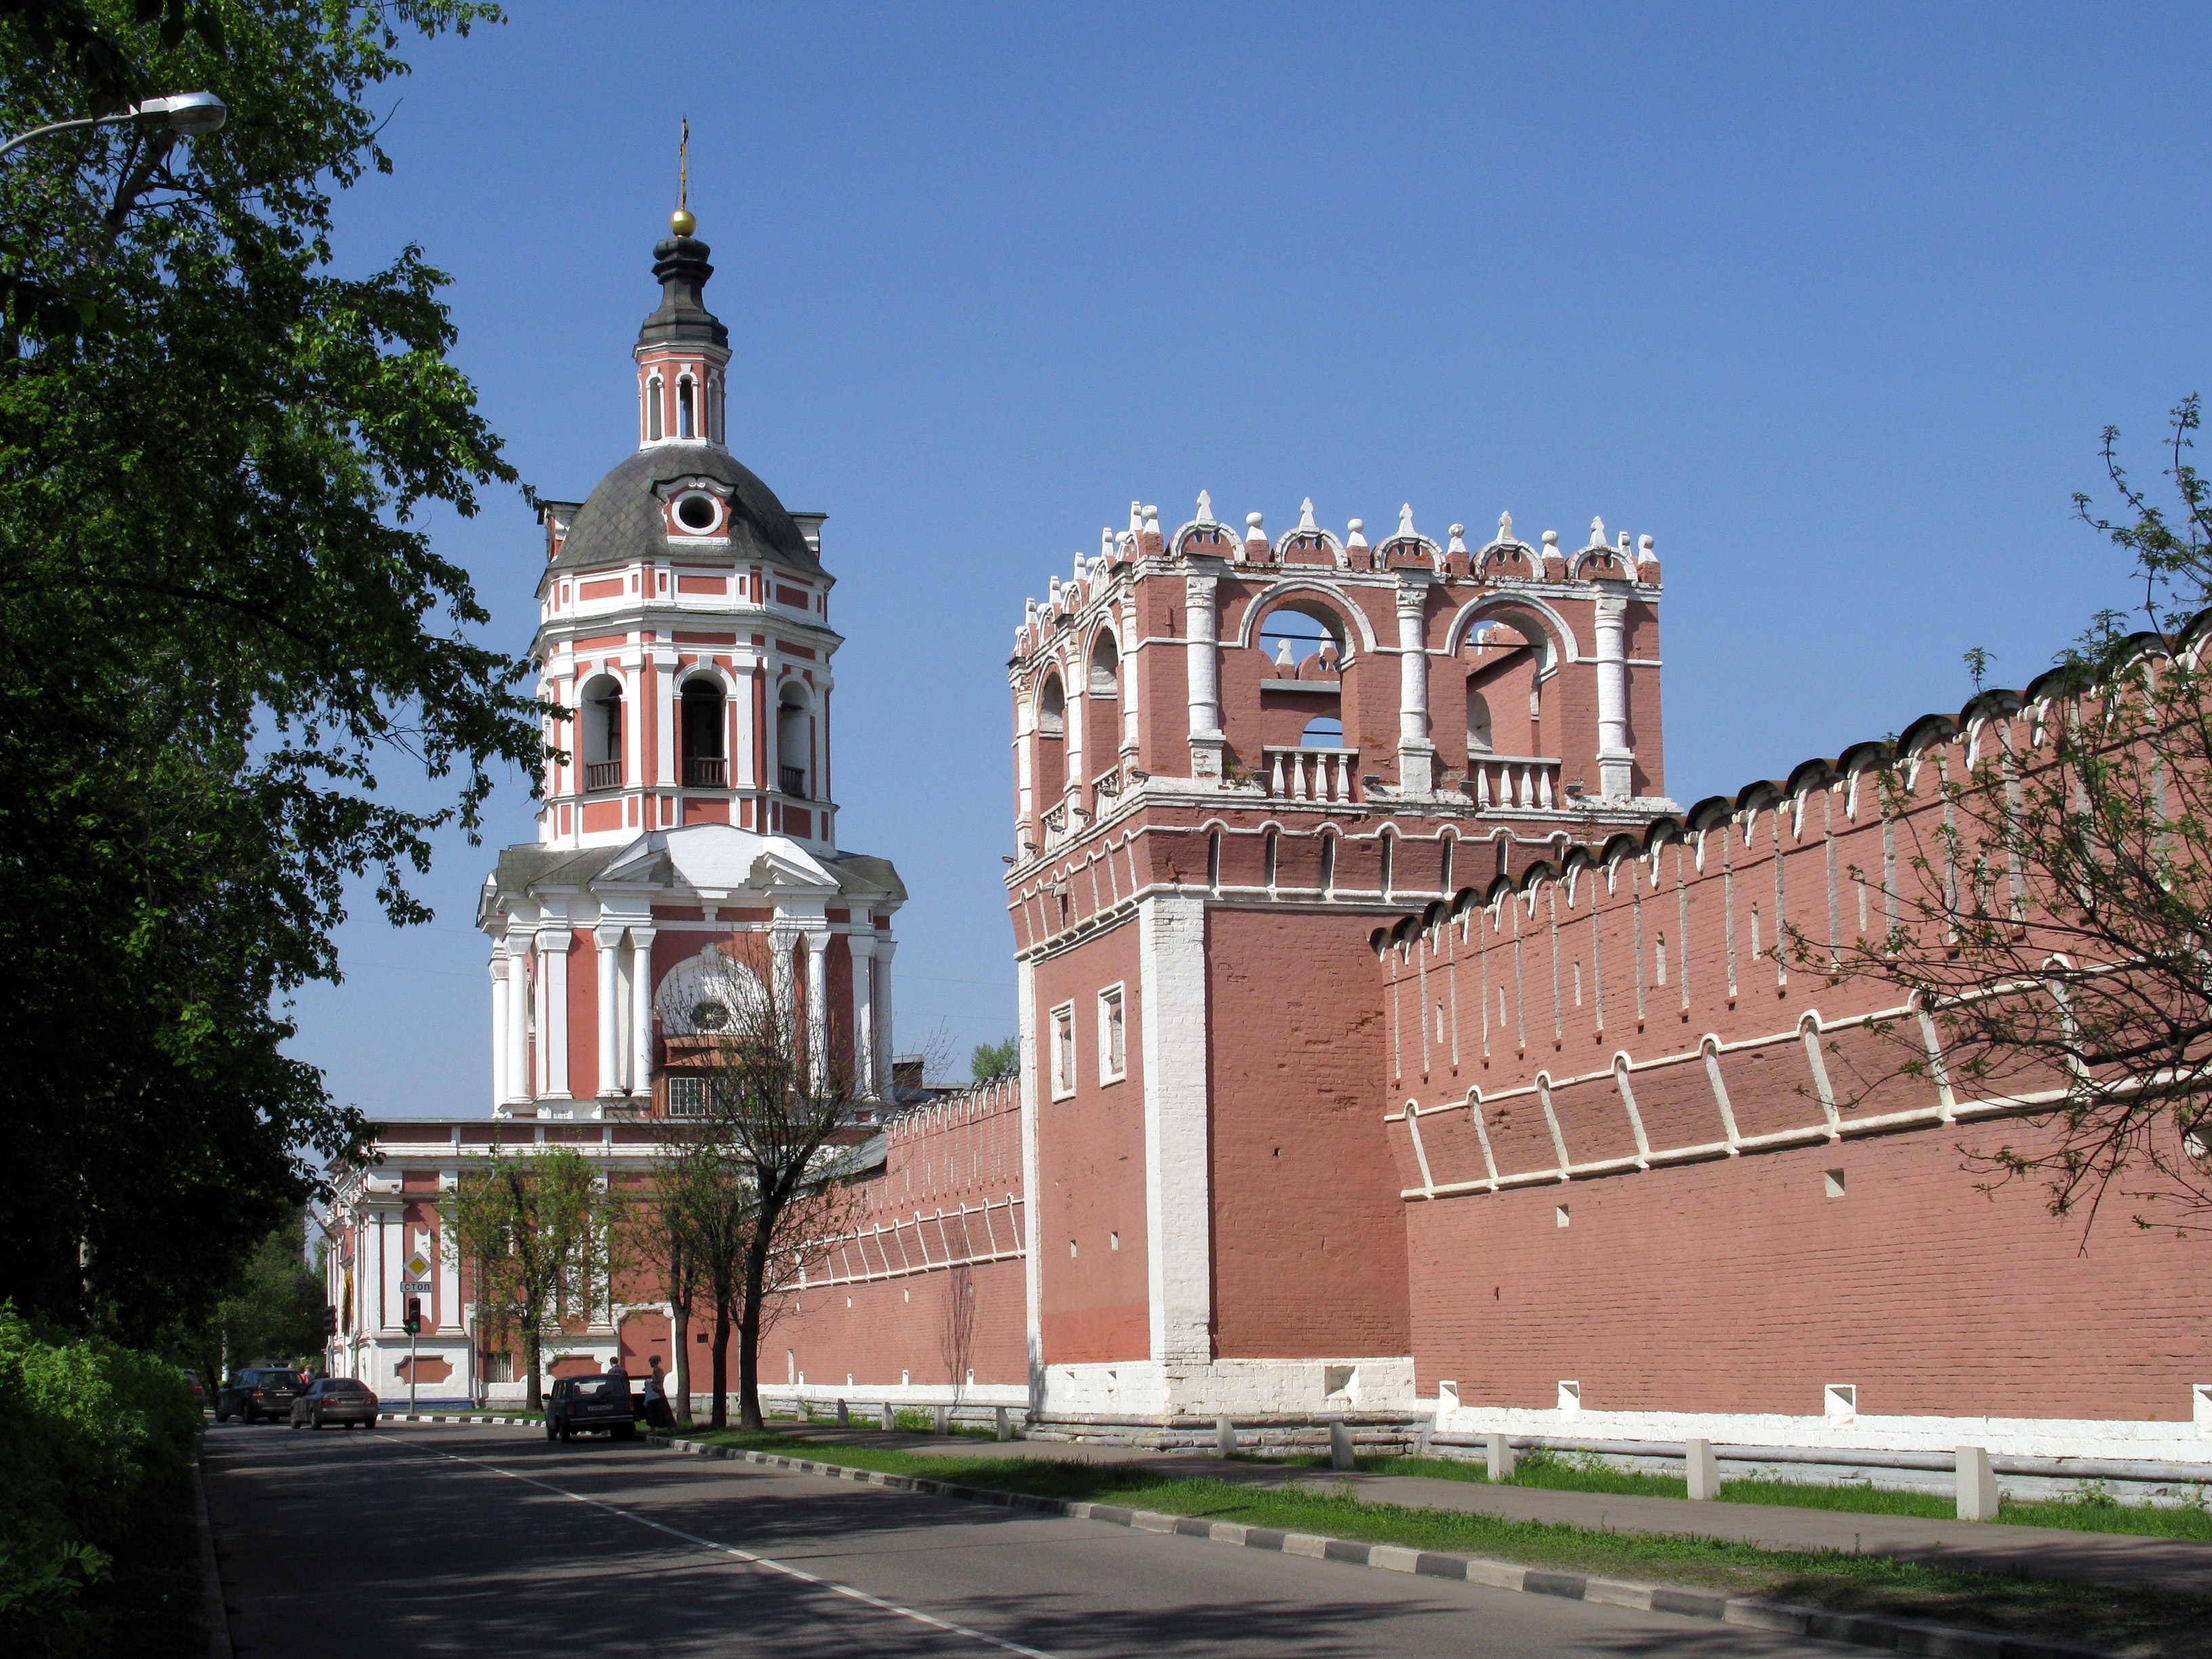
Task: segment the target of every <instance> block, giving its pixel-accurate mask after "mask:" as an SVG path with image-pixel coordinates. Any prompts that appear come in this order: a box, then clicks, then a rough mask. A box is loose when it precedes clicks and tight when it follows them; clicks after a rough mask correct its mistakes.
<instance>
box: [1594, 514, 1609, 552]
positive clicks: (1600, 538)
mask: <svg viewBox="0 0 2212 1659" xmlns="http://www.w3.org/2000/svg"><path fill="white" fill-rule="evenodd" d="M1589 544H1590V545H1591V546H1592V547H1609V546H1611V545H1612V544H1611V543H1609V542H1607V540H1606V538H1605V520H1603V519H1602V518H1597V519H1592V520H1590V538H1589Z"/></svg>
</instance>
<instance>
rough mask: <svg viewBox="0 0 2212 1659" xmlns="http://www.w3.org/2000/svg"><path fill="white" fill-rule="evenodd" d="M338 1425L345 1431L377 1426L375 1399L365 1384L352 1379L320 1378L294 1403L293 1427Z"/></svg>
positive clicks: (342, 1377) (339, 1377)
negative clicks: (357, 1427)
mask: <svg viewBox="0 0 2212 1659" xmlns="http://www.w3.org/2000/svg"><path fill="white" fill-rule="evenodd" d="M325 1423H335V1424H337V1425H338V1426H339V1427H340V1428H342V1429H350V1428H353V1427H356V1425H358V1426H359V1427H362V1428H364V1429H373V1428H374V1427H375V1426H376V1396H375V1395H373V1394H371V1393H370V1392H369V1391H368V1387H367V1385H366V1384H363V1383H357V1382H356V1381H355V1380H354V1379H353V1378H352V1377H350V1376H319V1377H317V1378H315V1380H314V1381H313V1382H312V1383H309V1384H308V1385H307V1392H306V1393H305V1394H303V1395H299V1396H298V1397H297V1398H295V1400H294V1401H292V1426H293V1427H294V1428H295V1429H319V1428H321V1427H322V1426H323V1425H324V1424H325Z"/></svg>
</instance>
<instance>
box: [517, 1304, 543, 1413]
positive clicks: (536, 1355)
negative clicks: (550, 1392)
mask: <svg viewBox="0 0 2212 1659" xmlns="http://www.w3.org/2000/svg"><path fill="white" fill-rule="evenodd" d="M543 1353H544V1350H543V1349H542V1348H541V1347H540V1346H539V1345H538V1326H537V1322H535V1321H532V1322H531V1323H530V1324H528V1325H526V1326H525V1327H524V1328H523V1332H522V1367H523V1369H524V1370H526V1371H528V1372H529V1373H530V1388H529V1391H528V1392H527V1393H526V1395H524V1396H523V1402H524V1404H526V1406H528V1407H529V1408H530V1409H531V1410H532V1411H534V1412H535V1411H543V1410H544V1408H545V1390H544V1388H543V1387H542V1386H540V1384H539V1383H538V1361H539V1359H540V1358H542V1357H543Z"/></svg>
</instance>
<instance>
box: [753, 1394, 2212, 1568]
mask: <svg viewBox="0 0 2212 1659" xmlns="http://www.w3.org/2000/svg"><path fill="white" fill-rule="evenodd" d="M775 1428H776V1430H777V1431H778V1432H780V1433H781V1434H782V1435H784V1436H785V1437H787V1438H788V1439H791V1440H793V1441H799V1442H802V1443H805V1444H807V1445H810V1446H819V1447H823V1448H825V1449H826V1448H829V1447H835V1446H839V1445H848V1446H878V1447H884V1448H888V1449H896V1450H898V1451H904V1452H915V1453H920V1454H922V1455H937V1456H941V1457H947V1458H993V1457H1030V1458H1038V1459H1042V1460H1045V1461H1048V1462H1052V1461H1064V1462H1085V1463H1126V1464H1130V1465H1133V1466H1134V1467H1136V1468H1145V1469H1150V1470H1152V1471H1155V1472H1157V1473H1158V1474H1164V1475H1170V1476H1173V1477H1175V1478H1176V1479H1180V1480H1226V1481H1231V1482H1234V1483H1236V1484H1237V1485H1240V1486H1261V1487H1281V1486H1294V1485H1310V1486H1322V1487H1328V1488H1333V1487H1335V1486H1339V1485H1340V1484H1344V1483H1347V1482H1348V1483H1349V1484H1350V1485H1351V1486H1352V1487H1353V1489H1354V1490H1356V1491H1357V1492H1358V1494H1359V1496H1360V1497H1361V1498H1364V1499H1365V1500H1367V1501H1368V1502H1370V1503H1376V1504H1402V1505H1404V1506H1405V1507H1407V1508H1408V1509H1434V1510H1463V1511H1466V1512H1468V1513H1470V1514H1476V1515H1493V1516H1499V1517H1501V1518H1503V1519H1505V1520H1509V1521H1542V1522H1552V1523H1553V1524H1556V1525H1565V1526H1573V1527H1584V1528H1589V1529H1591V1530H1593V1531H1612V1532H1621V1533H1660V1534H1674V1535H1677V1536H1687V1537H1697V1538H1720V1539H1726V1540H1729V1541H1732V1542H1736V1543H1744V1544H1755V1545H1759V1546H1760V1547H1764V1548H1767V1549H1778V1550H1808V1549H1831V1550H1841V1551H1844V1552H1845V1553H1854V1552H1856V1553H1860V1554H1865V1555H1887V1556H1893V1557H1895V1558H1897V1559H1900V1560H1905V1561H1918V1562H1923V1563H1926V1564H1927V1565H1931V1566H1942V1567H1949V1568H1953V1569H1954V1570H1958V1571H1972V1572H1992V1573H2002V1574H2019V1575H2021V1576H2024V1577H2030V1578H2064V1579H2070V1580H2073V1581H2075V1582H2076V1583H2091V1584H2134V1585H2143V1586H2148V1587H2151V1588H2154V1589H2170V1590H2181V1591H2188V1592H2191V1593H2193V1594H2196V1595H2212V1544H2202V1543H2197V1542H2193V1541H2190V1540H2186V1539H2179V1538H2142V1537H2137V1536H2135V1535H2133V1534H2126V1533H2103V1532H2067V1531H2063V1530H2061V1529H2059V1528H2054V1527H2011V1526H2002V1525H1996V1524H1993V1523H1984V1522H1974V1521H1923V1520H1921V1519H1919V1518H1917V1516H1904V1515H1857V1514H1853V1513H1851V1512H1850V1511H1848V1510H1798V1509H1786V1508H1784V1507H1782V1506H1780V1505H1778V1504H1723V1503H1699V1504H1692V1503H1691V1502H1690V1501H1689V1500H1687V1499H1686V1498H1632V1497H1618V1496H1615V1495H1613V1494H1612V1493H1609V1492H1553V1491H1549V1490H1547V1489H1545V1488H1542V1487H1534V1486H1488V1485H1485V1484H1483V1483H1481V1482H1478V1481H1471V1480H1443V1479H1440V1478H1437V1477H1436V1476H1432V1475H1408V1474H1360V1473H1357V1472H1354V1471H1346V1472H1345V1473H1342V1474H1338V1473H1336V1472H1334V1471H1332V1470H1329V1469H1325V1468H1323V1469H1313V1468H1279V1467H1273V1466H1270V1465H1268V1464H1266V1463H1259V1462H1241V1461H1239V1462H1231V1461H1229V1460H1227V1459H1225V1458H1218V1457H1203V1456H1194V1455H1190V1454H1188V1453H1171V1454H1163V1453H1160V1452H1152V1451H1144V1450H1140V1449H1137V1448H1134V1447H1127V1446H1097V1445H1076V1444H1064V1443H1059V1442H1055V1441H1048V1440H1030V1441H1023V1440H1016V1441H992V1440H969V1439H963V1438H960V1437H947V1438H945V1439H939V1438H938V1437H936V1436H934V1435H926V1434H898V1433H884V1431H880V1430H866V1429H854V1428H848V1429H840V1428H837V1427H836V1426H834V1425H828V1424H811V1425H787V1424H782V1423H778V1424H776V1425H775Z"/></svg>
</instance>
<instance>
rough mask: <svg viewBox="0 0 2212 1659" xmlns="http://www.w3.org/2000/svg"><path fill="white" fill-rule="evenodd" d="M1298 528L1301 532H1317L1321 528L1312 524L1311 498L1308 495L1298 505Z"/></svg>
mask: <svg viewBox="0 0 2212 1659" xmlns="http://www.w3.org/2000/svg"><path fill="white" fill-rule="evenodd" d="M1298 528H1299V529H1301V530H1318V529H1320V528H1321V526H1319V525H1317V524H1316V523H1315V522H1314V515H1313V497H1312V496H1310V495H1309V496H1307V497H1306V498H1305V500H1304V501H1300V502H1299V503H1298Z"/></svg>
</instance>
